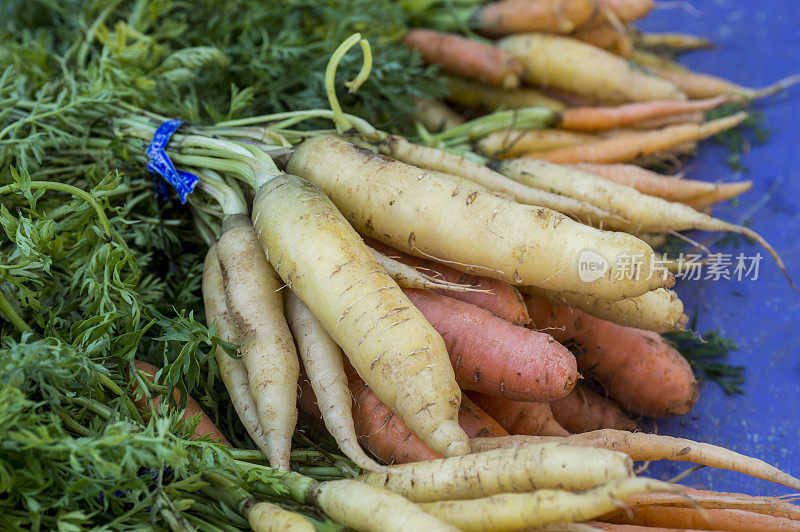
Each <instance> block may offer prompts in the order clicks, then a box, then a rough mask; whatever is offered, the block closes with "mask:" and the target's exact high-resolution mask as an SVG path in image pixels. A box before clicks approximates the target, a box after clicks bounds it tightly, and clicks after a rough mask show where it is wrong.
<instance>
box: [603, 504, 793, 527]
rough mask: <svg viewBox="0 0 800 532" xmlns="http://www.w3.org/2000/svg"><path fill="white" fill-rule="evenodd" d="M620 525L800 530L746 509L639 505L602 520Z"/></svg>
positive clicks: (778, 519) (780, 520) (791, 523)
mask: <svg viewBox="0 0 800 532" xmlns="http://www.w3.org/2000/svg"><path fill="white" fill-rule="evenodd" d="M599 519H602V520H604V521H610V522H612V523H619V524H632V525H642V526H648V527H649V526H657V527H670V528H677V529H687V528H690V529H698V528H699V529H703V530H724V531H725V532H752V531H754V530H758V531H759V532H783V531H788V530H794V531H800V522H798V521H795V520H793V519H785V518H783V517H773V516H771V515H764V514H759V513H755V512H748V511H746V510H727V509H725V510H717V509H695V508H666V507H663V506H635V507H633V508H630V509H625V510H617V511H614V512H611V513H608V514H606V515H603V516H601V517H599Z"/></svg>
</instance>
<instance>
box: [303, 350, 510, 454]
mask: <svg viewBox="0 0 800 532" xmlns="http://www.w3.org/2000/svg"><path fill="white" fill-rule="evenodd" d="M345 369H346V372H347V374H348V386H349V387H350V391H351V393H352V394H353V397H354V405H353V417H354V419H355V425H356V432H357V433H358V437H359V440H360V441H361V442H362V443H363V444H364V447H365V448H366V449H367V450H368V451H369V452H370V453H372V454H373V455H374V456H376V457H377V458H379V459H380V460H382V461H383V462H385V463H387V464H405V463H408V462H419V461H422V460H433V459H436V458H441V457H442V456H441V455H440V454H438V453H436V452H434V451H432V450H431V449H430V447H428V446H427V445H425V443H424V442H423V441H422V440H420V439H419V436H417V435H416V434H414V432H412V431H411V430H410V429H409V428H408V427H407V426H406V425H405V423H403V421H402V420H401V419H400V418H399V417H398V416H397V415H396V414H394V412H392V411H391V410H389V409H388V408H387V407H386V406H385V405H384V404H383V403H381V402H380V399H378V397H377V396H376V395H375V393H374V392H373V391H372V390H370V389H369V386H367V384H366V383H365V382H364V381H363V380H361V378H360V377H359V376H358V374H356V373H355V370H353V369H352V367H350V366H349V365H348V364H347V363H345ZM310 395H311V396H313V390H311V391H310ZM458 423H459V425H460V426H461V428H462V429H463V430H464V431H465V432H466V433H467V435H468V436H469V437H470V438H476V437H488V436H492V437H496V436H506V435H508V433H507V432H506V431H505V429H503V427H501V426H500V425H499V424H498V423H497V421H495V420H494V419H492V418H491V417H490V416H489V415H488V414H487V413H486V412H484V411H483V410H482V409H481V408H480V407H478V406H477V405H476V404H475V403H473V402H472V401H471V400H470V399H469V398H467V397H466V396H463V397H462V401H461V407H460V408H459V412H458Z"/></svg>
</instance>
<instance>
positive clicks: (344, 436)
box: [286, 293, 383, 471]
mask: <svg viewBox="0 0 800 532" xmlns="http://www.w3.org/2000/svg"><path fill="white" fill-rule="evenodd" d="M286 318H287V321H288V323H289V328H290V329H291V330H292V334H293V336H294V339H295V342H296V344H297V351H298V353H299V355H300V360H302V362H303V367H304V368H305V370H306V375H307V376H308V379H309V382H310V384H311V388H312V389H313V390H314V397H315V398H316V403H317V405H318V408H319V410H320V414H321V416H322V420H323V421H324V423H325V427H326V428H327V429H328V432H329V433H330V434H331V436H333V439H334V440H335V441H336V444H337V445H338V446H339V449H341V450H342V452H343V453H344V454H345V456H347V457H348V458H349V459H350V460H352V461H353V462H354V463H355V464H356V465H357V466H359V467H361V468H362V469H367V470H370V471H380V470H383V467H382V466H380V465H378V464H377V463H376V462H375V461H374V460H372V459H371V458H369V457H368V456H367V455H366V454H364V451H363V450H362V449H361V447H360V446H359V444H358V437H357V436H356V429H355V422H354V421H353V413H352V410H353V408H352V407H353V401H352V398H351V396H350V390H349V389H348V386H347V377H346V375H345V372H344V363H343V361H342V351H341V349H339V346H338V345H336V343H335V342H334V341H333V339H332V338H331V337H330V335H328V333H327V332H325V329H323V327H322V324H320V322H319V321H318V320H317V319H316V318H315V317H314V315H313V314H311V311H310V310H308V307H306V306H305V304H303V302H302V301H301V300H300V298H299V297H297V296H296V295H295V294H293V293H290V294H289V295H288V296H287V298H286Z"/></svg>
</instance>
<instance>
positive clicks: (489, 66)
mask: <svg viewBox="0 0 800 532" xmlns="http://www.w3.org/2000/svg"><path fill="white" fill-rule="evenodd" d="M404 40H405V43H406V46H408V47H409V48H411V49H414V50H417V51H418V52H419V53H420V55H421V56H422V60H423V61H424V62H425V63H427V64H429V65H433V64H437V65H441V67H442V70H444V71H445V72H449V73H450V74H455V75H457V76H462V77H465V78H469V79H474V80H477V81H481V82H483V83H488V84H490V85H496V86H498V87H504V88H507V89H514V88H516V87H519V84H520V74H521V73H522V64H521V63H520V62H519V60H518V59H516V58H514V57H512V56H511V54H509V53H508V52H506V51H505V50H501V49H500V48H496V47H494V46H492V45H490V44H485V43H482V42H479V41H475V40H473V39H468V38H467V37H462V36H460V35H455V34H452V33H442V32H438V31H433V30H425V29H412V30H410V31H409V32H408V33H407V34H406V36H405V39H404Z"/></svg>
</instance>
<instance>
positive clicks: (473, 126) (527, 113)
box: [433, 107, 557, 143]
mask: <svg viewBox="0 0 800 532" xmlns="http://www.w3.org/2000/svg"><path fill="white" fill-rule="evenodd" d="M556 116H557V113H556V112H555V111H552V110H550V109H545V108H543V107H528V108H525V109H512V110H507V111H497V112H494V113H492V114H490V115H486V116H482V117H480V118H476V119H475V120H470V121H469V122H467V123H465V124H461V125H460V126H457V127H454V128H452V129H448V130H447V131H443V132H441V133H439V134H437V135H433V138H434V139H435V140H436V141H439V142H444V141H451V142H453V143H462V142H467V141H475V140H477V139H479V138H481V137H484V136H486V135H488V134H489V133H492V132H494V131H498V130H500V129H508V128H518V129H541V128H544V127H547V126H549V125H550V124H552V123H553V120H555V118H556Z"/></svg>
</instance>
